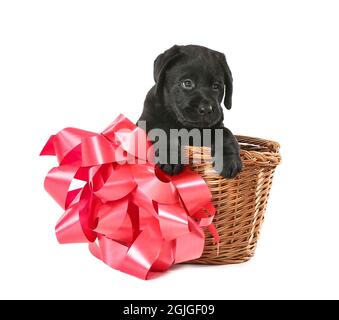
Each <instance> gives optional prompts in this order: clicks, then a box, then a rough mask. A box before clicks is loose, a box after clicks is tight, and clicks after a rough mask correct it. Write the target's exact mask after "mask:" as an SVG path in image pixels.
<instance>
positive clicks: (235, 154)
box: [139, 45, 242, 178]
mask: <svg viewBox="0 0 339 320" xmlns="http://www.w3.org/2000/svg"><path fill="white" fill-rule="evenodd" d="M154 80H155V85H154V86H153V87H152V88H151V89H150V91H149V92H148V94H147V96H146V99H145V103H144V110H143V113H142V115H141V117H140V119H139V121H140V120H144V121H146V128H147V132H149V131H150V130H151V129H154V128H160V129H163V130H164V131H165V132H166V133H167V136H168V137H169V136H170V135H169V131H170V129H182V128H185V129H188V130H190V129H192V128H198V129H199V130H202V129H206V128H208V129H212V130H211V131H212V134H213V130H214V129H222V130H223V132H222V135H223V151H222V155H223V168H222V171H221V175H222V176H223V177H226V178H233V177H235V176H236V175H237V173H238V172H240V171H241V169H242V163H241V160H240V155H239V145H238V142H237V140H236V139H235V137H234V136H233V134H232V133H231V131H230V130H228V129H227V128H225V127H224V125H223V120H224V116H223V111H222V107H221V105H220V104H221V101H222V98H223V96H224V106H225V107H226V109H231V106H232V91H233V85H232V74H231V71H230V69H229V67H228V65H227V62H226V58H225V55H224V54H222V53H220V52H217V51H214V50H211V49H208V48H205V47H202V46H196V45H187V46H177V45H175V46H173V47H172V48H170V49H168V50H166V51H165V52H164V53H162V54H160V55H159V56H158V57H157V58H156V60H155V61H154ZM167 145H168V146H169V145H170V143H168V144H167ZM176 145H177V147H178V153H179V155H180V152H179V149H180V141H177V142H176ZM211 147H212V152H214V151H215V150H214V143H213V139H212V145H211ZM169 152H173V148H172V149H171V150H169ZM159 166H160V168H161V169H162V170H163V171H165V172H166V173H168V174H170V175H174V174H178V173H179V172H180V171H181V170H182V169H183V164H182V163H180V158H179V163H174V164H173V163H171V161H170V160H169V159H168V161H167V162H166V163H162V164H160V163H159Z"/></svg>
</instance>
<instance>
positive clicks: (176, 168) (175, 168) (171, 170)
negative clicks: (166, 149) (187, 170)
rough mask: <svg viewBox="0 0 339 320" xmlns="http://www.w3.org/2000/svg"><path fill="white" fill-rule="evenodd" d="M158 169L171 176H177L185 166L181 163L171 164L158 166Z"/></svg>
mask: <svg viewBox="0 0 339 320" xmlns="http://www.w3.org/2000/svg"><path fill="white" fill-rule="evenodd" d="M158 167H159V168H160V169H161V170H162V171H164V172H165V173H167V174H169V175H170V176H175V175H177V174H179V173H180V172H181V171H182V170H183V169H184V165H183V164H180V163H179V164H169V163H166V164H158Z"/></svg>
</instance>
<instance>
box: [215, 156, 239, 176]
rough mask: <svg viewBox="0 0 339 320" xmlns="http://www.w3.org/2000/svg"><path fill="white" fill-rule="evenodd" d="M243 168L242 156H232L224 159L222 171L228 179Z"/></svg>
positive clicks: (222, 174)
mask: <svg viewBox="0 0 339 320" xmlns="http://www.w3.org/2000/svg"><path fill="white" fill-rule="evenodd" d="M241 170H242V162H241V159H240V157H238V156H232V157H227V158H226V159H224V164H223V169H222V171H221V173H220V175H221V176H223V177H224V178H226V179H231V178H234V177H235V176H236V175H237V174H238V173H239V172H240V171H241Z"/></svg>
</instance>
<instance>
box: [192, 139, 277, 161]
mask: <svg viewBox="0 0 339 320" xmlns="http://www.w3.org/2000/svg"><path fill="white" fill-rule="evenodd" d="M235 137H236V139H237V140H238V142H239V145H240V154H241V158H242V162H243V164H244V165H245V166H250V165H256V166H265V167H266V166H270V167H276V166H277V165H278V164H279V163H280V162H281V156H280V153H279V150H280V144H279V143H278V142H275V141H272V140H268V139H263V138H256V137H250V136H243V135H236V136H235ZM188 151H189V154H190V155H191V156H192V155H193V154H194V158H198V157H200V158H201V159H202V160H203V161H204V162H208V161H211V156H210V154H211V149H210V147H206V146H201V147H197V146H189V147H188Z"/></svg>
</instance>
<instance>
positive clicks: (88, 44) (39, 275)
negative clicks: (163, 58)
mask: <svg viewBox="0 0 339 320" xmlns="http://www.w3.org/2000/svg"><path fill="white" fill-rule="evenodd" d="M338 30H339V20H338V6H337V3H336V1H324V0H322V1H224V0H223V1H197V0H194V1H189V0H187V1H173V0H172V1H167V2H165V1H84V0H82V1H70V0H67V1H60V0H59V1H14V0H12V1H1V4H0V46H1V47H0V134H1V138H0V139H1V140H0V141H1V158H0V161H1V162H0V170H1V173H0V174H1V180H0V181H1V184H0V188H1V190H0V197H1V203H0V205H1V207H0V212H1V231H0V246H1V250H0V297H1V298H33V299H35V298H66V299H67V298H94V299H96V298H98V299H99V298H104V299H106V298H107V299H124V298H133V299H134V298H139V299H141V298H143V299H154V298H160V299H162V298H168V299H174V298H176V299H196V298H199V299H208V298H214V299H238V298H244V299H249V298H257V299H262V298H268V299H276V298H283V299H285V298H291V299H295V298H339V257H338V255H339V252H338V251H339V250H338V244H339V240H338V228H339V209H338V197H339V194H338V189H339V188H338V181H339V180H338V178H339V176H338V166H337V163H338V143H337V142H338V137H339V134H338V118H339V117H338V112H337V111H338V108H339V98H338V96H339V93H338V80H339V63H338V57H339V46H338ZM173 44H200V45H204V46H207V47H210V48H213V49H215V50H219V51H222V52H225V53H226V56H227V59H228V62H229V65H230V68H231V70H232V72H233V75H234V103H233V109H232V110H231V111H225V118H226V121H225V124H226V126H227V127H229V128H230V129H231V130H232V131H233V132H234V133H238V134H243V135H252V136H259V137H264V138H269V139H272V140H276V141H279V142H280V143H281V145H282V148H281V152H282V156H283V163H282V164H281V166H280V167H279V168H278V169H277V171H276V176H275V180H274V184H273V188H272V193H271V198H270V201H269V205H268V208H267V212H266V219H265V223H264V225H263V229H262V234H261V238H260V240H259V245H258V248H257V252H256V255H255V257H254V258H253V259H252V260H251V261H250V262H248V263H245V264H242V265H228V266H208V267H201V266H192V265H184V266H176V267H174V268H172V269H171V270H170V271H168V272H167V273H166V274H164V275H163V276H161V277H159V278H157V279H155V280H149V281H142V280H139V279H137V278H134V277H132V276H129V275H125V274H123V273H121V272H118V271H115V270H113V269H110V268H109V267H107V266H106V265H104V264H103V263H101V262H100V261H98V260H96V259H95V258H93V257H92V256H91V255H90V253H89V252H88V251H87V247H86V245H85V244H84V245H81V244H80V245H63V246H61V245H59V244H58V243H57V241H56V239H55V236H54V225H55V222H56V221H57V219H58V217H59V216H60V215H61V214H62V211H61V209H60V208H59V207H58V205H57V204H56V203H55V202H54V201H53V200H52V199H51V198H50V197H49V196H48V195H47V193H46V192H45V191H44V189H43V179H44V176H45V174H46V173H47V171H48V170H49V169H50V168H51V167H52V166H53V165H55V161H54V159H53V158H46V157H44V158H39V157H38V154H39V152H40V149H41V148H42V146H43V145H44V143H45V141H46V139H47V138H48V137H49V135H50V134H53V133H56V132H57V131H58V130H60V129H62V128H64V127H66V126H74V127H78V128H83V129H87V130H92V131H97V132H100V130H102V129H103V128H105V127H106V125H108V124H109V123H110V122H111V120H113V119H114V118H115V117H116V116H117V115H118V114H119V113H121V112H122V113H124V114H125V115H126V116H128V117H129V118H130V119H131V120H133V121H136V120H137V119H138V117H139V115H140V112H141V110H142V107H143V99H144V97H145V94H146V92H147V90H148V89H149V88H150V87H151V86H152V83H153V78H152V67H153V60H154V59H155V58H156V56H157V55H158V54H159V53H161V52H162V51H164V50H165V49H167V48H168V47H170V46H172V45H173Z"/></svg>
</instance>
